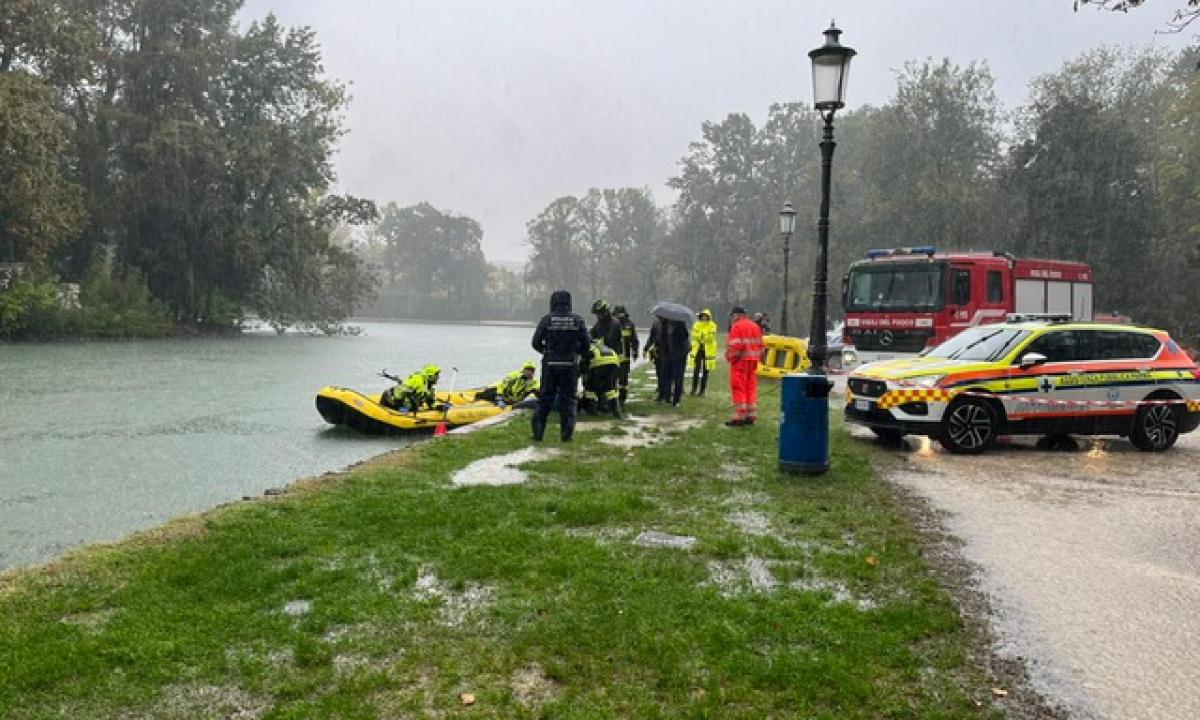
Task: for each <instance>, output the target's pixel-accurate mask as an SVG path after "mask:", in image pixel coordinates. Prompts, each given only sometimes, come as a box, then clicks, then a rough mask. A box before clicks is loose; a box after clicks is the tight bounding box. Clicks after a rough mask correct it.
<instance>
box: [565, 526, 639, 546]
mask: <svg viewBox="0 0 1200 720" xmlns="http://www.w3.org/2000/svg"><path fill="white" fill-rule="evenodd" d="M563 532H564V533H566V534H567V535H569V536H571V537H579V538H590V539H592V540H594V541H595V542H596V544H597V545H612V544H614V543H619V542H626V541H627V540H629V536H630V535H633V532H634V531H633V529H632V528H610V527H572V528H567V529H566V530H564V531H563Z"/></svg>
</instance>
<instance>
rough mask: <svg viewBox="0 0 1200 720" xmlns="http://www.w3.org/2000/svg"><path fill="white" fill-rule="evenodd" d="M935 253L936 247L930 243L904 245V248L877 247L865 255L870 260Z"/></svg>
mask: <svg viewBox="0 0 1200 720" xmlns="http://www.w3.org/2000/svg"><path fill="white" fill-rule="evenodd" d="M936 254H937V248H935V247H934V246H932V245H919V246H917V247H904V248H889V249H886V250H885V249H878V248H877V249H875V250H868V251H867V257H868V258H869V259H871V260H877V259H879V258H885V257H896V256H898V255H928V256H929V257H933V256H934V255H936Z"/></svg>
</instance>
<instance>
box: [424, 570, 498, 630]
mask: <svg viewBox="0 0 1200 720" xmlns="http://www.w3.org/2000/svg"><path fill="white" fill-rule="evenodd" d="M495 594H496V590H495V588H493V587H490V586H487V585H476V584H475V583H468V584H467V586H466V588H464V589H463V591H462V592H455V591H454V590H451V589H450V588H449V587H447V586H446V585H445V583H443V582H442V581H441V580H439V579H438V576H437V575H435V574H434V572H433V570H431V569H430V568H429V567H422V568H421V570H420V572H419V573H418V574H417V581H416V582H415V583H414V584H413V595H414V596H416V598H417V599H418V600H433V599H438V600H441V601H442V608H441V617H440V620H439V621H440V622H441V624H442V625H445V626H446V627H453V628H457V627H462V625H463V623H464V622H466V620H467V617H468V616H470V615H473V614H474V613H476V612H478V611H479V610H482V609H483V608H486V607H488V606H489V605H491V604H492V600H493V598H494V596H495Z"/></svg>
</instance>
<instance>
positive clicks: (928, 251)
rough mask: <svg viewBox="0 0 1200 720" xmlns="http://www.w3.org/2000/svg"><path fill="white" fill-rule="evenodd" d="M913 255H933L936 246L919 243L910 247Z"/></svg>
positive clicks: (935, 251)
mask: <svg viewBox="0 0 1200 720" xmlns="http://www.w3.org/2000/svg"><path fill="white" fill-rule="evenodd" d="M912 253H913V255H928V256H930V257H933V256H934V255H935V254H936V253H937V248H935V247H934V246H932V245H921V246H920V247H915V248H913V249H912Z"/></svg>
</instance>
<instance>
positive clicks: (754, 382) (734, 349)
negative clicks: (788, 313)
mask: <svg viewBox="0 0 1200 720" xmlns="http://www.w3.org/2000/svg"><path fill="white" fill-rule="evenodd" d="M730 315H731V317H732V319H733V325H732V326H731V327H730V328H729V339H728V341H727V343H726V346H725V361H726V362H728V363H729V389H730V391H731V395H732V396H733V419H732V420H727V421H725V424H726V425H728V426H729V427H746V426H749V425H753V424H754V421H755V420H756V419H757V418H758V374H757V373H758V359H759V358H760V357H762V353H763V333H762V329H761V328H760V327H759V326H758V324H757V323H755V322H754V321H753V320H751V319H750V318H748V317H746V308H744V307H742V306H741V305H735V306H734V307H733V312H732V313H731V314H730Z"/></svg>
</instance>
